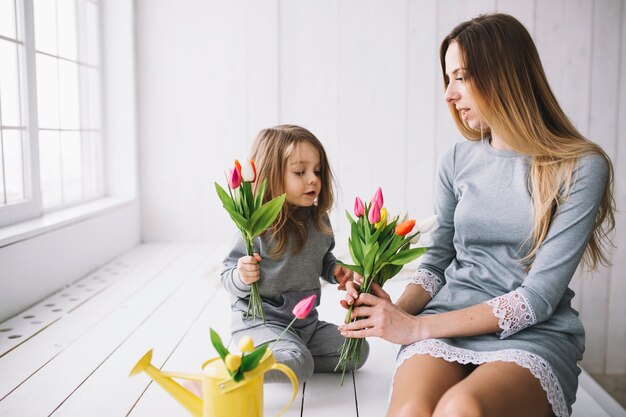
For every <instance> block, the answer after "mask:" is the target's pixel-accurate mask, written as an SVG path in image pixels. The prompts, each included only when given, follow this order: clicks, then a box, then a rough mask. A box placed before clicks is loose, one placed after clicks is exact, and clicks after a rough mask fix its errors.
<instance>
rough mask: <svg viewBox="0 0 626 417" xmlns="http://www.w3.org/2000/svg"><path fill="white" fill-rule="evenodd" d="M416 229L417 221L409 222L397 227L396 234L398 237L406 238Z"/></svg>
mask: <svg viewBox="0 0 626 417" xmlns="http://www.w3.org/2000/svg"><path fill="white" fill-rule="evenodd" d="M414 227H415V220H413V219H411V220H407V221H405V222H402V223H400V224H399V225H397V226H396V234H397V235H398V236H406V235H407V234H409V232H410V231H411V230H413V228H414Z"/></svg>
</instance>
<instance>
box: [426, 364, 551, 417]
mask: <svg viewBox="0 0 626 417" xmlns="http://www.w3.org/2000/svg"><path fill="white" fill-rule="evenodd" d="M552 415H553V414H552V407H551V406H550V403H549V402H548V397H547V395H546V392H545V391H544V390H543V388H541V383H540V382H539V380H538V379H537V378H535V377H534V376H533V375H532V374H531V373H530V371H529V370H527V369H525V368H523V367H521V366H519V365H517V364H515V363H509V362H491V363H485V364H483V365H480V366H478V367H477V368H476V369H475V370H474V371H473V372H472V373H471V374H470V375H469V376H468V377H467V378H465V379H463V380H462V381H460V382H459V383H458V384H456V385H455V386H453V387H452V388H450V389H449V390H448V391H447V392H446V393H445V394H444V395H443V397H442V398H441V400H440V401H439V403H438V404H437V407H436V409H435V413H434V414H433V416H434V417H440V416H467V417H472V416H481V417H489V416H494V417H495V416H507V417H516V416H519V417H527V416H533V417H544V416H545V417H548V416H552Z"/></svg>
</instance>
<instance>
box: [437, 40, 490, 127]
mask: <svg viewBox="0 0 626 417" xmlns="http://www.w3.org/2000/svg"><path fill="white" fill-rule="evenodd" d="M464 72H465V68H464V67H463V62H462V58H461V50H460V49H459V45H458V44H457V43H456V42H450V45H448V50H447V51H446V75H447V76H448V79H449V80H450V82H449V84H448V88H446V92H445V95H444V98H445V100H446V101H447V102H448V103H451V104H453V105H454V106H455V107H456V110H457V111H458V112H459V116H460V117H461V119H462V120H463V121H464V122H465V123H466V124H467V125H468V126H469V127H470V128H472V129H475V130H480V129H481V127H482V128H486V127H488V126H487V124H486V123H485V121H484V120H482V126H481V116H480V114H479V113H478V108H477V107H476V102H475V101H474V98H473V97H472V95H471V93H470V92H469V89H468V88H467V83H466V82H465V79H464Z"/></svg>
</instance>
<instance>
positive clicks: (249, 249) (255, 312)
mask: <svg viewBox="0 0 626 417" xmlns="http://www.w3.org/2000/svg"><path fill="white" fill-rule="evenodd" d="M243 240H244V242H245V244H246V254H247V255H248V256H253V255H254V238H252V237H250V236H247V235H244V239H243ZM246 314H247V316H248V317H250V315H252V320H254V321H255V322H256V318H257V316H259V317H261V318H262V319H263V322H265V313H264V312H263V302H262V300H261V294H260V293H259V285H258V284H257V282H253V283H252V284H251V285H250V300H249V301H248V312H247V313H246Z"/></svg>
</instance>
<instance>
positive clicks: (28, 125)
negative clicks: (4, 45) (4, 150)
mask: <svg viewBox="0 0 626 417" xmlns="http://www.w3.org/2000/svg"><path fill="white" fill-rule="evenodd" d="M13 5H14V7H15V20H16V27H15V30H16V38H17V39H19V36H17V34H21V35H22V36H23V39H22V41H21V45H22V51H21V53H19V56H18V63H19V65H20V66H21V67H20V69H19V71H18V76H19V80H20V106H21V109H20V113H21V123H22V126H23V127H24V128H23V130H22V128H21V127H16V129H20V130H22V132H23V133H22V172H23V187H24V200H23V201H18V202H13V203H8V204H4V205H2V206H0V227H3V226H8V225H11V224H15V223H19V222H22V221H24V220H28V219H30V218H33V217H37V216H40V215H41V214H42V213H43V205H42V200H41V192H40V190H41V187H40V180H39V152H38V143H39V133H38V127H37V120H38V119H37V77H36V73H35V71H36V68H35V65H34V64H35V32H34V21H33V17H34V10H33V2H32V0H24V1H19V0H14V2H13ZM3 38H4V37H3ZM4 39H5V40H7V41H10V42H14V40H13V39H8V38H4ZM17 43H20V41H19V40H18V41H17ZM2 128H3V129H5V127H4V126H3V127H2ZM9 128H10V127H9Z"/></svg>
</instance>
